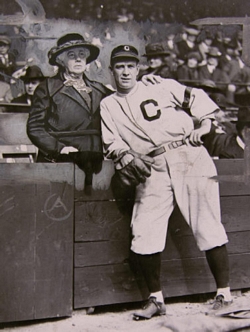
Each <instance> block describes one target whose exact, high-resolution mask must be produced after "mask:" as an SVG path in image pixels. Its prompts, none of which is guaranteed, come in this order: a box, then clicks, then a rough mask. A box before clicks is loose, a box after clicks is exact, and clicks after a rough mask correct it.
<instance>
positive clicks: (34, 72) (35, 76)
mask: <svg viewBox="0 0 250 332" xmlns="http://www.w3.org/2000/svg"><path fill="white" fill-rule="evenodd" d="M44 78H45V77H44V75H43V73H42V71H41V69H40V68H39V67H38V66H30V67H28V68H27V70H26V73H25V75H23V76H21V77H20V79H21V80H23V81H24V82H27V81H32V80H41V81H42V80H44Z"/></svg>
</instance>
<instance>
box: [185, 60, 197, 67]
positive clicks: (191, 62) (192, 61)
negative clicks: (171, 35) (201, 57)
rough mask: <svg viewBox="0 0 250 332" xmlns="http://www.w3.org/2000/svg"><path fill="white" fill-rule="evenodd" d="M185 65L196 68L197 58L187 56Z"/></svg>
mask: <svg viewBox="0 0 250 332" xmlns="http://www.w3.org/2000/svg"><path fill="white" fill-rule="evenodd" d="M187 65H188V67H189V68H196V67H197V65H198V60H197V59H196V58H189V59H188V61H187Z"/></svg>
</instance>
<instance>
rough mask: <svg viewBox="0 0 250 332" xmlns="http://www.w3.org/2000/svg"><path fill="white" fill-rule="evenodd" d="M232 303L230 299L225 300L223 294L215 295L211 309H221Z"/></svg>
mask: <svg viewBox="0 0 250 332" xmlns="http://www.w3.org/2000/svg"><path fill="white" fill-rule="evenodd" d="M232 303H233V300H231V301H225V299H224V296H223V295H217V296H216V298H215V300H214V304H213V307H212V309H213V310H219V309H222V308H224V307H226V306H228V305H230V304H232Z"/></svg>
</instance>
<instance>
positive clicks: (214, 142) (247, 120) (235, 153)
mask: <svg viewBox="0 0 250 332" xmlns="http://www.w3.org/2000/svg"><path fill="white" fill-rule="evenodd" d="M235 126H236V133H231V134H228V133H217V132H216V128H215V127H213V128H212V130H211V132H210V133H209V134H208V135H206V136H204V138H203V141H204V146H205V147H206V148H207V150H208V152H209V154H210V155H211V156H212V157H219V158H221V159H223V158H231V159H234V158H244V150H245V141H246V131H247V129H248V128H249V127H250V108H249V107H242V108H240V109H239V111H238V119H237V121H236V123H235Z"/></svg>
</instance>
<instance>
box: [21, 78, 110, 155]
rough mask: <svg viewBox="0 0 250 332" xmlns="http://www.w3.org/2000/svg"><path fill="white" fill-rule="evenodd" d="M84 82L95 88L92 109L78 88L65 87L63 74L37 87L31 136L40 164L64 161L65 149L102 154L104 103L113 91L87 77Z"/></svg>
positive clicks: (28, 127) (29, 131)
mask: <svg viewBox="0 0 250 332" xmlns="http://www.w3.org/2000/svg"><path fill="white" fill-rule="evenodd" d="M84 80H85V83H86V85H87V86H88V87H90V88H91V89H92V92H91V93H90V97H91V100H92V104H91V107H90V108H89V107H88V105H87V103H86V101H85V99H84V98H83V97H82V95H81V94H80V93H79V92H78V91H77V90H75V88H73V87H72V86H65V85H64V84H63V81H64V79H63V75H62V74H58V75H56V76H54V77H51V78H48V79H46V80H45V81H43V82H42V83H41V84H40V85H39V86H38V87H37V88H36V90H35V93H34V95H33V102H32V106H31V110H30V113H29V119H28V122H27V134H28V136H29V138H30V140H31V141H32V142H33V144H34V145H36V146H37V147H38V148H39V156H38V161H43V158H45V160H47V161H48V160H51V161H52V160H55V161H60V157H62V156H60V151H61V150H62V149H63V147H65V146H73V147H75V148H77V149H78V150H79V151H80V152H90V153H93V152H94V153H98V154H99V155H101V154H102V143H101V120H100V102H101V100H102V99H103V98H104V97H106V96H107V95H109V94H111V93H113V91H111V90H109V89H108V88H106V87H105V86H104V85H103V84H101V83H98V82H95V81H90V80H89V79H88V78H87V77H84ZM66 161H67V160H66Z"/></svg>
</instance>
